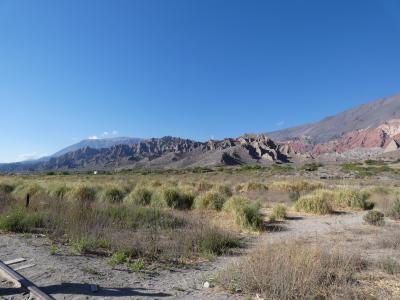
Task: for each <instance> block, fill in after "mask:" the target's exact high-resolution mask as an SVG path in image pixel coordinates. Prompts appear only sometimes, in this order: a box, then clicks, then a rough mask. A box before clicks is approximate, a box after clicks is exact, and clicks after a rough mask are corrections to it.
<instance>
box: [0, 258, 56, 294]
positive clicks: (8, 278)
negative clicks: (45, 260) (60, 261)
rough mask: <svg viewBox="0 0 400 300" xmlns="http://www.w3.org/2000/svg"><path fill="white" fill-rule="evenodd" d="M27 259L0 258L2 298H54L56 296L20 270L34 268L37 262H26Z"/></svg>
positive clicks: (0, 291)
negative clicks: (4, 259)
mask: <svg viewBox="0 0 400 300" xmlns="http://www.w3.org/2000/svg"><path fill="white" fill-rule="evenodd" d="M25 261H26V259H24V258H16V259H12V260H8V261H1V260H0V281H1V284H0V299H8V298H7V297H9V298H12V299H15V298H16V297H20V298H21V299H24V298H26V299H37V300H53V299H54V298H53V297H52V296H50V295H48V294H46V293H45V292H43V291H42V290H41V289H40V288H39V287H38V286H36V285H35V284H34V283H33V282H31V281H30V280H29V279H28V278H26V277H25V276H23V275H21V274H20V273H19V272H18V271H20V270H23V269H27V268H33V267H35V264H24V265H22V264H21V263H24V262H25Z"/></svg>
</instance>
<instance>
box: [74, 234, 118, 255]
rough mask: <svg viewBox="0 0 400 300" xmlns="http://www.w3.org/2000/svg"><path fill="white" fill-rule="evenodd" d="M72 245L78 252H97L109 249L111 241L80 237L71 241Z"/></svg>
mask: <svg viewBox="0 0 400 300" xmlns="http://www.w3.org/2000/svg"><path fill="white" fill-rule="evenodd" d="M72 247H73V248H74V249H75V251H77V252H78V253H82V254H87V253H97V252H101V251H104V250H110V249H111V243H110V242H109V241H108V240H105V239H89V238H81V239H78V240H76V241H75V242H73V243H72Z"/></svg>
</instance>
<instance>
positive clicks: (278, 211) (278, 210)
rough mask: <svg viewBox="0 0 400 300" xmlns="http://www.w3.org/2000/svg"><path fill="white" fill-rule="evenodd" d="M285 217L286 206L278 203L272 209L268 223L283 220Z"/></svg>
mask: <svg viewBox="0 0 400 300" xmlns="http://www.w3.org/2000/svg"><path fill="white" fill-rule="evenodd" d="M286 216H287V212H286V206H285V205H284V204H281V203H278V204H276V205H275V206H274V207H273V208H272V212H271V215H270V216H269V220H270V221H275V220H284V219H285V218H286Z"/></svg>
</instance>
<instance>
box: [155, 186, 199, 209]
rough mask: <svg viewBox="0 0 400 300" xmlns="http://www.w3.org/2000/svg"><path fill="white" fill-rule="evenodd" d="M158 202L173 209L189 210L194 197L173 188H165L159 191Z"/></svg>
mask: <svg viewBox="0 0 400 300" xmlns="http://www.w3.org/2000/svg"><path fill="white" fill-rule="evenodd" d="M159 201H160V202H161V203H165V204H166V205H167V206H168V207H170V208H174V209H190V208H191V207H192V205H193V201H194V196H193V195H192V194H190V193H185V192H183V191H180V190H178V189H174V188H165V189H162V190H161V191H160V194H159Z"/></svg>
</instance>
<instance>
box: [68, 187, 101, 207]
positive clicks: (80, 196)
mask: <svg viewBox="0 0 400 300" xmlns="http://www.w3.org/2000/svg"><path fill="white" fill-rule="evenodd" d="M70 194H71V195H70V198H71V199H72V200H75V201H78V202H80V203H91V202H94V201H96V197H97V191H96V190H95V189H94V188H93V187H90V186H87V185H81V186H78V187H76V188H74V189H73V190H72V191H71V193H70Z"/></svg>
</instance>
